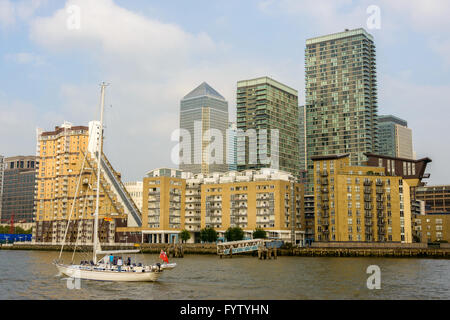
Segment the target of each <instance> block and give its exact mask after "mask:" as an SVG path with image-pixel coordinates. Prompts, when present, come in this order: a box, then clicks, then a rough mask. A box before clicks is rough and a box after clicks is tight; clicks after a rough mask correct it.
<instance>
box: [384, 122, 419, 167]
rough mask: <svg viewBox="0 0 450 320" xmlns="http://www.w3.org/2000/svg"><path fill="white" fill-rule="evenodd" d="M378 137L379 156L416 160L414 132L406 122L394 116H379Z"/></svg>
mask: <svg viewBox="0 0 450 320" xmlns="http://www.w3.org/2000/svg"><path fill="white" fill-rule="evenodd" d="M378 137H379V150H378V153H379V154H381V155H385V156H391V157H397V158H406V159H414V152H413V143H412V131H411V129H410V128H408V123H407V122H406V121H405V120H402V119H400V118H397V117H394V116H392V115H384V116H378Z"/></svg>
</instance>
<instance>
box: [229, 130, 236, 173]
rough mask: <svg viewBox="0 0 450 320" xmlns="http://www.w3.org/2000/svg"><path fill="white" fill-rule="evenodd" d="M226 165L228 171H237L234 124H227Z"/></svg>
mask: <svg viewBox="0 0 450 320" xmlns="http://www.w3.org/2000/svg"><path fill="white" fill-rule="evenodd" d="M227 149H228V150H227V164H228V170H229V171H236V170H237V126H236V123H235V122H229V123H228V129H227Z"/></svg>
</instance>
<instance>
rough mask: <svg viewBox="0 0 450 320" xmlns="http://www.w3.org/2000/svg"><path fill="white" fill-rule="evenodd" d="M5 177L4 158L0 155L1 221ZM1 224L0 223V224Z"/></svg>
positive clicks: (0, 216)
mask: <svg viewBox="0 0 450 320" xmlns="http://www.w3.org/2000/svg"><path fill="white" fill-rule="evenodd" d="M4 175H5V157H4V156H2V155H0V219H2V201H3V177H4ZM1 223H2V222H1V221H0V224H1Z"/></svg>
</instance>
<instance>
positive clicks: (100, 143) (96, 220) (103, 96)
mask: <svg viewBox="0 0 450 320" xmlns="http://www.w3.org/2000/svg"><path fill="white" fill-rule="evenodd" d="M106 86H107V84H106V83H104V82H103V83H102V84H101V87H102V93H101V99H100V128H99V129H100V131H99V137H98V150H97V153H98V156H97V200H96V203H95V214H94V245H93V250H92V251H93V252H94V260H93V261H94V263H97V246H98V217H99V202H100V166H101V159H102V148H103V146H102V143H103V109H104V106H105V88H106Z"/></svg>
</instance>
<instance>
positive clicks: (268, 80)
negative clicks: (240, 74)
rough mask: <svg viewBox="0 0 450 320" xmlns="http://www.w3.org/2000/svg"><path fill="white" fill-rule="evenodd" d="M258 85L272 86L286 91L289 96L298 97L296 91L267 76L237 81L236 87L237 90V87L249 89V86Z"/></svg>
mask: <svg viewBox="0 0 450 320" xmlns="http://www.w3.org/2000/svg"><path fill="white" fill-rule="evenodd" d="M259 84H270V85H272V86H274V87H276V88H279V89H281V90H284V91H286V92H288V93H290V94H293V95H295V96H298V91H297V90H295V89H293V88H291V87H288V86H287V85H285V84H283V83H281V82H278V81H276V80H274V79H272V78H270V77H267V76H266V77H259V78H255V79H249V80H241V81H238V83H237V87H238V88H239V87H249V86H256V85H259Z"/></svg>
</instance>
